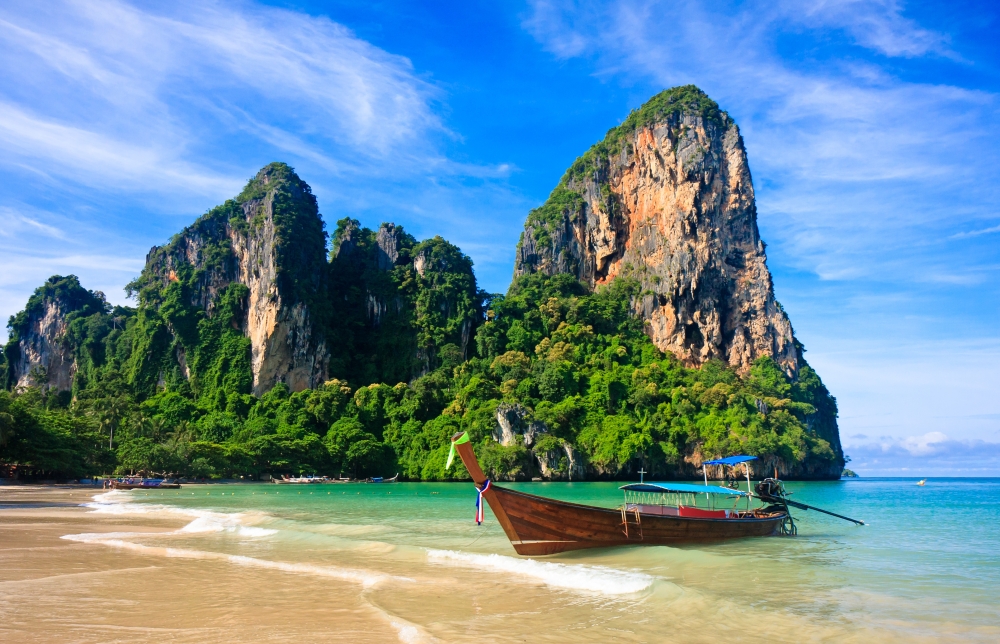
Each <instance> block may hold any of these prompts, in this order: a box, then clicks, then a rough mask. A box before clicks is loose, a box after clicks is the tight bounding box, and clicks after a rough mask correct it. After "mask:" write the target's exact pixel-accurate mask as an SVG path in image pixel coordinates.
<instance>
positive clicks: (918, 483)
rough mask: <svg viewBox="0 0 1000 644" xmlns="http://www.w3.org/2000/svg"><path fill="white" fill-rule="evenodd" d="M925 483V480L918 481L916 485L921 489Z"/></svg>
mask: <svg viewBox="0 0 1000 644" xmlns="http://www.w3.org/2000/svg"><path fill="white" fill-rule="evenodd" d="M926 483H927V479H920V480H919V481H917V485H919V486H921V487H923V485H924V484H926Z"/></svg>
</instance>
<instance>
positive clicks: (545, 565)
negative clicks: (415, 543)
mask: <svg viewBox="0 0 1000 644" xmlns="http://www.w3.org/2000/svg"><path fill="white" fill-rule="evenodd" d="M427 557H428V559H429V560H430V561H432V562H435V563H443V564H450V565H457V566H463V567H467V568H479V569H483V570H493V571H497V572H506V573H512V574H515V575H520V576H523V577H530V578H532V579H536V580H538V581H541V582H543V583H545V584H546V585H548V586H552V587H555V588H566V589H569V590H578V591H586V592H593V593H600V594H603V595H628V594H632V593H638V592H641V591H643V590H646V589H647V588H649V587H650V586H652V585H653V582H654V581H655V578H654V577H651V576H650V575H646V574H643V573H640V572H630V571H626V570H617V569H615V568H607V567H604V566H585V565H580V564H562V563H554V562H550V561H535V560H533V559H516V558H514V557H506V556H503V555H495V554H494V555H477V554H471V553H467V552H455V551H454V550H428V551H427Z"/></svg>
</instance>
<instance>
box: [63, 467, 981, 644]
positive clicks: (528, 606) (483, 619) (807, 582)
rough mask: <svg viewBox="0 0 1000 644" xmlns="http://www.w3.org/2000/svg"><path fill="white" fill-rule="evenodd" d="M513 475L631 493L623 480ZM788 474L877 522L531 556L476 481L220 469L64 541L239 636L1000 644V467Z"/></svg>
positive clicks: (559, 488)
mask: <svg viewBox="0 0 1000 644" xmlns="http://www.w3.org/2000/svg"><path fill="white" fill-rule="evenodd" d="M506 485H508V486H509V487H512V488H515V489H521V490H525V491H529V492H532V493H535V494H539V495H543V496H549V497H553V498H559V499H564V500H568V501H574V502H577V503H587V504H593V505H603V506H608V507H615V506H617V505H618V504H619V503H620V502H621V493H620V491H618V489H617V485H618V484H614V483H530V484H528V483H526V484H506ZM787 488H788V490H789V491H790V492H792V493H793V496H792V498H793V499H795V500H798V501H801V502H803V503H808V504H811V505H815V506H818V507H821V508H824V509H829V510H831V511H833V512H837V513H840V514H845V515H847V516H851V517H854V518H858V519H861V520H863V521H865V523H866V525H864V526H856V525H853V524H851V523H848V522H845V521H842V520H839V519H835V518H833V517H829V516H825V515H822V514H819V513H816V512H806V511H801V510H799V511H793V514H794V515H795V517H796V519H797V524H798V527H799V534H798V536H796V537H768V538H755V539H745V540H739V541H731V542H724V543H717V544H706V545H683V546H676V547H629V548H613V549H603V550H589V551H586V550H585V551H578V552H571V553H565V554H561V555H555V556H551V557H543V558H535V559H530V558H525V557H519V556H518V555H516V554H515V553H514V550H513V548H512V547H511V546H510V544H509V542H508V541H507V539H506V537H505V536H504V534H503V531H502V529H501V528H500V526H499V525H498V524H497V522H496V520H495V519H494V517H493V515H492V514H491V513H490V512H489V511H488V510H487V513H486V520H485V522H484V524H483V525H482V526H477V525H476V524H475V521H474V514H475V498H476V493H475V490H474V488H473V486H472V484H471V483H470V484H453V483H449V484H435V483H393V484H382V485H378V484H327V485H309V486H287V485H286V486H277V485H273V484H229V485H225V484H221V485H187V486H184V487H183V488H182V489H180V490H164V491H129V492H118V491H116V492H104V493H99V492H95V494H94V498H93V500H92V501H90V502H88V503H86V511H87V512H88V513H91V514H92V515H93V517H94V518H100V517H102V516H106V517H109V518H113V519H115V520H116V521H118V524H116V525H118V527H117V528H116V529H115V531H112V532H89V533H78V532H77V533H73V532H67V533H66V534H63V535H61V537H62V539H64V540H66V541H70V542H73V543H76V544H80V545H81V546H86V547H87V551H88V552H100V551H103V552H106V553H108V554H113V555H115V556H121V557H127V561H128V562H130V563H129V566H130V567H129V568H128V569H129V570H132V569H142V570H145V568H143V566H146V567H148V568H149V571H148V572H147V573H142V574H139V573H135V574H125V575H124V576H123V577H122V578H121V579H119V580H118V581H117V582H116V581H114V580H113V579H109V580H108V582H109V583H123V584H125V586H126V587H129V588H134V589H135V593H134V595H133V599H134V600H135V602H134V603H135V607H134V608H133V610H135V611H138V613H139V614H140V615H141V614H142V613H143V611H148V614H149V615H150V617H149V619H153V618H154V616H155V615H156V611H155V599H151V598H155V597H156V596H160V597H178V596H188V597H192V598H193V599H191V600H190V602H188V603H187V604H185V603H183V602H182V603H181V605H185V606H188V607H187V608H185V609H178V608H171V610H179V611H180V613H179V616H178V617H177V618H176V619H175V621H174V622H171V623H172V624H174V623H180V624H183V623H186V622H185V615H184V611H187V610H189V611H190V620H191V624H192V628H194V624H196V623H198V619H199V618H198V617H197V616H198V615H202V618H203V620H205V621H206V623H205V624H204V625H203V626H204V627H206V628H207V627H212V628H218V626H219V622H218V620H219V619H223V620H224V621H225V620H226V619H228V620H229V622H231V624H232V626H231V628H230V629H229V630H226V631H223V632H226V633H228V637H227V639H228V640H229V641H244V640H246V641H250V640H252V639H273V638H269V637H268V636H267V634H268V633H271V634H277V633H280V634H282V635H288V639H289V640H294V639H296V638H298V637H305V636H309V637H312V638H314V639H315V638H317V633H319V634H320V635H319V639H326V638H324V637H322V634H323V633H326V634H328V635H329V636H330V637H329V639H331V640H338V641H386V638H391V639H392V640H398V641H403V642H421V641H444V642H570V641H571V642H590V641H593V642H605V641H626V642H663V641H676V642H718V641H769V642H774V641H780V642H784V641H788V642H792V641H795V642H802V641H838V642H844V641H858V642H872V641H880V642H891V641H906V642H914V641H980V640H982V641H990V642H995V641H1000V614H998V613H1000V611H998V605H1000V479H930V480H928V481H927V484H926V485H925V486H923V487H921V486H917V485H916V479H888V478H882V479H869V478H860V479H853V480H843V481H837V482H801V483H788V484H787ZM167 520H169V521H171V522H173V525H175V526H180V527H174V528H173V529H169V530H164V529H162V527H160V528H159V529H156V528H155V526H156V525H157V524H156V522H157V521H167ZM122 521H125V522H127V524H128V525H126V526H125V527H124V528H123V527H122V526H121V525H120V524H121V522H122ZM81 552H82V551H81ZM117 561H119V562H121V561H125V560H122V559H118V560H117ZM143 562H144V563H143ZM123 574H124V573H123ZM125 580H127V581H125ZM206 589H212V590H211V591H208V590H206ZM98 594H100V593H98ZM126 596H128V594H127V593H126ZM194 598H196V599H194ZM148 601H154V605H153V606H154V607H153V608H150V607H149V606H148V605H147V602H148ZM247 603H249V605H252V606H254V607H255V608H254V609H253V611H252V614H248V613H247V608H246V604H247ZM174 604H177V602H176V601H173V603H172V604H170V605H171V606H173V605H174ZM216 604H217V605H216ZM56 609H57V608H56V607H53V608H52V610H56ZM116 610H117V609H116ZM122 610H124V609H122ZM213 611H214V612H213ZM220 611H221V613H220ZM227 611H228V612H227ZM273 611H280V613H281V614H278V613H274V614H270V613H271V612H273ZM220 614H221V615H222V617H221V618H220V617H219V615H220ZM264 615H267V617H264ZM226 616H228V617H226ZM67 619H70V618H69V617H67ZM109 619H110V618H109ZM163 619H166V617H164V618H163ZM248 620H249V621H248ZM255 620H262V621H261V622H260V623H259V628H250V627H249V626H247V624H249V623H250V622H253V621H255ZM111 621H114V620H113V619H112V620H111ZM135 621H136V623H139V622H142V619H141V618H140V617H136V620H135ZM147 621H148V620H147ZM154 621H156V620H155V619H154ZM229 622H226V623H229ZM146 626H148V624H144V625H143V627H146ZM244 627H245V628H244ZM269 629H270V630H269ZM88 632H89V631H88ZM95 632H97V631H95ZM143 632H145V631H143ZM205 633H206V632H202V636H204V635H205ZM126 635H127V634H126ZM147 635H148V633H147ZM135 636H136V635H135V633H132V634H131V635H130V636H125V639H128V637H135ZM82 639H87V638H86V637H83V638H82ZM139 639H145V636H139ZM157 639H162V638H157ZM168 639H171V640H178V641H180V640H183V639H184V637H171V638H168Z"/></svg>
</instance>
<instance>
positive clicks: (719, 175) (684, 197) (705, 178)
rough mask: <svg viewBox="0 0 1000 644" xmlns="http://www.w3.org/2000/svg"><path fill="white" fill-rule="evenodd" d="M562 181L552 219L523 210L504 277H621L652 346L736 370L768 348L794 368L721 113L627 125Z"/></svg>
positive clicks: (734, 138)
mask: <svg viewBox="0 0 1000 644" xmlns="http://www.w3.org/2000/svg"><path fill="white" fill-rule="evenodd" d="M566 188H568V189H569V190H570V191H571V192H572V193H574V194H575V195H576V196H578V199H577V200H576V201H575V205H573V206H570V207H567V208H564V209H563V211H562V213H561V219H560V220H559V221H558V222H555V223H550V222H542V221H538V220H536V219H533V218H532V217H529V219H528V222H527V224H526V226H525V230H524V234H523V235H522V238H521V243H520V245H519V247H518V252H517V256H516V265H515V276H517V275H522V274H525V273H532V272H543V273H546V274H549V275H554V274H557V273H570V274H573V275H575V276H576V277H577V278H578V279H580V280H581V281H583V282H585V283H587V284H589V285H590V286H591V287H592V288H593V287H597V286H599V285H602V284H607V283H609V282H610V281H611V280H613V279H615V278H616V277H619V276H627V277H630V278H633V279H635V280H637V281H638V282H639V283H640V284H641V292H642V293H643V295H642V296H641V297H640V298H639V299H638V300H637V301H634V302H633V307H634V308H635V310H636V312H637V313H638V314H639V315H641V316H642V317H643V319H645V320H646V321H647V332H648V334H649V336H650V338H651V339H652V340H653V342H654V343H655V344H656V345H657V346H658V347H659V348H660V349H661V350H664V351H670V352H672V353H674V354H675V355H676V356H677V357H678V358H680V359H681V360H682V361H684V362H685V363H686V364H688V365H689V366H697V365H700V364H702V363H704V362H705V361H707V360H709V359H713V358H715V359H720V360H723V361H724V362H726V363H728V364H730V365H731V366H733V367H734V368H736V369H737V370H739V371H741V372H742V371H745V370H746V369H748V368H749V366H750V365H751V364H752V363H753V361H754V360H755V359H756V358H758V357H760V356H763V355H768V356H772V357H773V358H774V359H775V360H776V361H777V362H778V363H779V364H781V365H782V367H784V369H785V370H786V372H787V373H789V374H795V373H797V370H798V367H799V365H798V358H797V353H796V351H795V345H794V339H793V336H792V325H791V323H790V322H789V320H788V317H787V316H786V315H785V312H784V311H783V310H782V308H781V307H780V305H779V304H778V302H777V301H776V300H775V297H774V291H773V287H772V282H771V274H770V272H769V271H768V269H767V265H766V255H765V253H764V244H763V242H762V241H761V239H760V234H759V232H758V229H757V209H756V205H755V201H754V190H753V183H752V181H751V177H750V169H749V166H748V164H747V156H746V150H745V149H744V147H743V139H742V137H741V136H740V133H739V129H738V128H737V126H736V124H735V123H733V122H732V121H731V120H730V119H729V118H728V117H727V116H726V115H725V114H722V117H721V122H720V121H719V120H710V119H707V118H705V117H703V116H702V115H700V114H692V113H687V112H683V113H679V114H678V113H675V114H673V115H670V116H669V117H665V118H664V119H663V120H661V121H660V122H656V123H652V124H650V125H647V126H644V127H640V128H637V129H636V130H635V131H634V132H631V133H630V134H629V135H628V136H627V140H626V144H625V145H624V146H623V148H622V150H621V152H620V153H618V154H617V155H613V156H610V157H608V158H607V159H606V162H604V163H603V164H601V165H600V166H599V167H598V168H597V170H595V171H593V172H592V173H591V174H589V175H587V176H582V177H581V176H575V175H574V176H572V177H571V178H570V179H569V181H568V183H567V184H566ZM543 233H544V234H543Z"/></svg>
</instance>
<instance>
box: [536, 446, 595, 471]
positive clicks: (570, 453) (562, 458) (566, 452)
mask: <svg viewBox="0 0 1000 644" xmlns="http://www.w3.org/2000/svg"><path fill="white" fill-rule="evenodd" d="M534 453H535V458H536V459H537V460H538V469H539V471H540V472H541V475H542V478H543V479H545V480H547V481H585V480H587V468H586V466H585V465H584V461H583V458H582V456H581V455H580V453H579V452H577V451H576V450H575V449H574V448H573V446H572V445H570V444H569V443H567V442H565V441H563V442H562V444H561V445H560V446H559V447H557V448H555V449H551V450H547V451H540V450H537V449H536V450H535V452H534Z"/></svg>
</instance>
